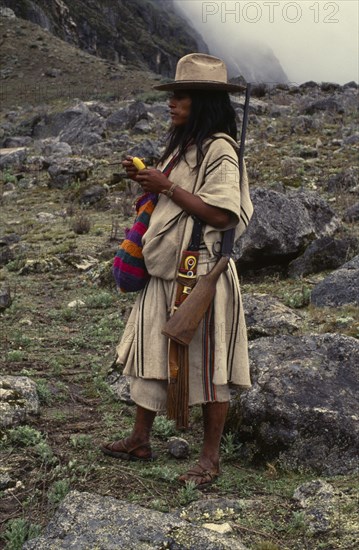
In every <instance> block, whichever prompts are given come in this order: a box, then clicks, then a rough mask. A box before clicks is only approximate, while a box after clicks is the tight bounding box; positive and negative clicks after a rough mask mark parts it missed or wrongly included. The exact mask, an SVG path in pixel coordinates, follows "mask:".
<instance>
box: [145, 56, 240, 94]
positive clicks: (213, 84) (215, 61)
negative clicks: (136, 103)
mask: <svg viewBox="0 0 359 550" xmlns="http://www.w3.org/2000/svg"><path fill="white" fill-rule="evenodd" d="M154 88H155V89H156V90H167V91H172V90H224V91H227V92H239V91H242V90H244V89H245V86H242V85H240V84H230V83H229V82H228V78H227V67H226V65H225V63H224V61H222V59H219V58H218V57H214V56H213V55H207V54H205V53H190V54H188V55H185V56H184V57H181V59H180V60H179V61H178V63H177V68H176V75H175V79H174V80H173V81H172V82H167V83H166V84H159V85H158V86H154Z"/></svg>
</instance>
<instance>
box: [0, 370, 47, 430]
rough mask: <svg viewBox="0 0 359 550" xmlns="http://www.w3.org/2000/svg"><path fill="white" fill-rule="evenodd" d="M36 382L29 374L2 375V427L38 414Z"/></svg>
mask: <svg viewBox="0 0 359 550" xmlns="http://www.w3.org/2000/svg"><path fill="white" fill-rule="evenodd" d="M38 412H39V398H38V394H37V391H36V384H35V382H34V381H33V380H30V378H28V377H27V376H0V427H2V428H10V427H11V426H14V425H15V424H19V423H20V422H24V421H25V420H26V419H27V417H28V416H29V415H31V414H38Z"/></svg>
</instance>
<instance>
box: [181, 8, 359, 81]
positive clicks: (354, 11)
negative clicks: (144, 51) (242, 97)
mask: <svg viewBox="0 0 359 550" xmlns="http://www.w3.org/2000/svg"><path fill="white" fill-rule="evenodd" d="M174 3H175V4H176V5H177V6H178V5H179V6H180V8H181V9H182V10H184V11H185V13H186V14H187V16H188V17H189V18H190V19H191V20H192V23H193V25H194V26H195V28H196V29H197V30H198V31H199V32H200V33H201V35H202V36H203V38H204V40H205V42H206V43H207V45H208V47H209V50H210V52H211V43H212V44H213V45H214V44H218V43H221V44H222V47H223V48H225V50H226V51H227V50H228V55H230V56H233V55H234V52H235V48H236V46H237V47H238V42H239V43H242V44H243V43H249V44H250V43H251V42H253V41H255V42H260V43H262V44H263V43H264V44H266V45H267V46H269V47H270V48H271V49H272V50H273V52H274V54H275V55H276V56H277V58H278V59H279V61H280V63H281V65H282V67H283V69H284V71H285V73H286V74H287V77H288V79H289V80H290V81H291V82H293V83H297V84H300V83H302V82H305V81H307V80H314V81H316V82H324V81H326V82H328V81H330V82H338V83H340V84H344V83H346V82H349V81H351V80H355V81H356V82H358V81H359V68H358V65H359V55H358V50H359V41H358V35H359V23H358V20H359V8H358V6H359V2H358V0H336V1H335V2H330V1H328V0H316V1H315V0H297V1H290V0H256V1H250V0H241V1H237V2H235V1H226V2H224V1H213V2H210V1H208V2H207V1H204V0H174ZM240 53H241V52H240V51H238V54H236V58H237V60H238V61H239V63H240Z"/></svg>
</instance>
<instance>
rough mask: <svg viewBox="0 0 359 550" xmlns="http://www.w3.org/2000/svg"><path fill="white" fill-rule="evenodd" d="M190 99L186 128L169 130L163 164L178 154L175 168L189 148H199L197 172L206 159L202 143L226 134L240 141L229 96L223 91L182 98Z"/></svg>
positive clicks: (193, 93) (192, 92) (194, 92)
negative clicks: (192, 146)
mask: <svg viewBox="0 0 359 550" xmlns="http://www.w3.org/2000/svg"><path fill="white" fill-rule="evenodd" d="M182 93H183V95H189V96H190V98H191V100H192V103H191V110H190V115H189V118H188V120H187V122H186V124H184V125H183V126H174V127H172V128H171V129H170V132H169V136H168V142H167V147H166V149H165V151H164V153H163V155H162V157H161V159H160V162H163V161H164V160H165V159H166V158H168V157H169V156H170V155H171V154H173V152H174V151H175V150H178V157H177V159H176V162H175V164H177V163H178V162H179V161H180V160H181V159H183V158H185V154H186V148H187V147H188V145H189V144H194V145H196V146H197V166H196V168H197V170H198V168H199V166H200V164H201V161H202V159H203V157H204V152H203V143H204V141H205V140H206V139H208V138H210V137H211V136H212V135H213V134H215V133H216V132H224V133H226V134H228V135H229V136H231V137H232V138H233V139H234V140H236V139H237V124H236V112H235V110H234V109H233V106H232V104H231V101H230V99H229V94H228V92H226V91H222V90H209V91H207V90H206V91H205V92H204V91H203V90H186V91H183V92H182V91H181V95H182Z"/></svg>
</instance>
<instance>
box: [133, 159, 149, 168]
mask: <svg viewBox="0 0 359 550" xmlns="http://www.w3.org/2000/svg"><path fill="white" fill-rule="evenodd" d="M132 162H133V164H134V165H135V166H136V168H137V170H144V169H145V168H146V165H145V163H144V162H143V161H142V160H141V159H140V158H138V157H133V159H132Z"/></svg>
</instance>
